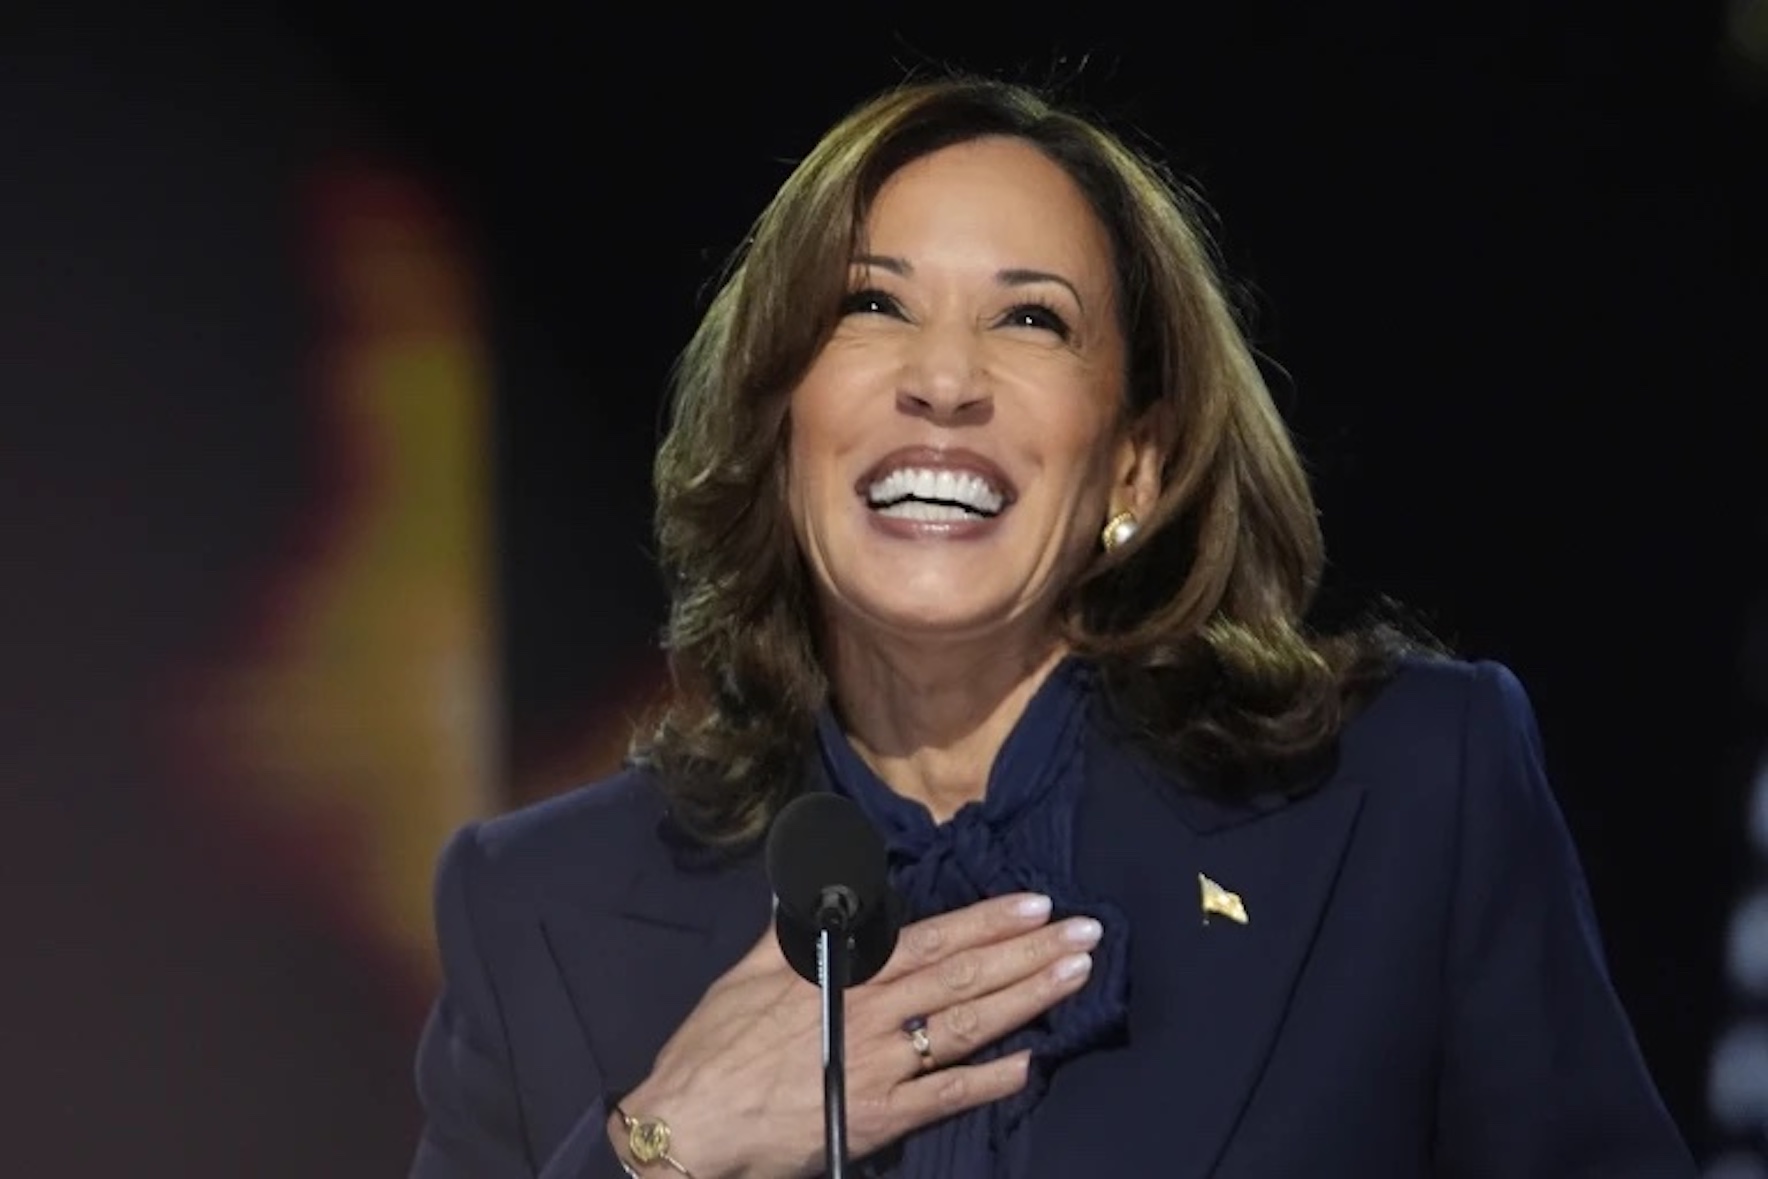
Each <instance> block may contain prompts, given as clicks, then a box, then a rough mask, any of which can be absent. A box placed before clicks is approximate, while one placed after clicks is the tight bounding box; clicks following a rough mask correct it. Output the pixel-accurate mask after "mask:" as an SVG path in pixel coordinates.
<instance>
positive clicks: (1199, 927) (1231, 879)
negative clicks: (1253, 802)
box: [1033, 770, 1363, 1176]
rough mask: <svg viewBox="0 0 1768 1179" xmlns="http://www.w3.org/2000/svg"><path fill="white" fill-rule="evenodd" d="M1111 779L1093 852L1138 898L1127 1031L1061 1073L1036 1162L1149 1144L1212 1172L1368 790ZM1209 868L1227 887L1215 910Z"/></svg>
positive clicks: (1142, 1155)
mask: <svg viewBox="0 0 1768 1179" xmlns="http://www.w3.org/2000/svg"><path fill="white" fill-rule="evenodd" d="M1113 777H1114V779H1115V781H1114V782H1113V787H1112V788H1111V789H1109V790H1100V791H1099V792H1098V793H1097V795H1096V796H1095V798H1094V800H1093V804H1092V805H1091V806H1090V807H1089V813H1090V815H1091V816H1096V817H1090V818H1089V820H1088V823H1087V832H1088V833H1087V834H1086V835H1085V837H1084V839H1083V843H1082V845H1081V848H1080V851H1081V855H1082V861H1081V866H1082V868H1083V870H1085V869H1087V868H1088V866H1089V861H1090V863H1091V865H1092V869H1093V870H1090V871H1087V877H1088V879H1089V886H1090V887H1094V888H1096V889H1098V890H1099V891H1101V892H1103V893H1105V894H1107V895H1111V896H1114V897H1121V898H1123V899H1124V901H1125V902H1127V905H1126V908H1127V910H1128V918H1129V921H1130V963H1131V965H1130V970H1131V997H1130V1026H1129V1031H1128V1037H1129V1038H1128V1043H1127V1044H1125V1045H1124V1046H1122V1047H1120V1048H1117V1049H1113V1050H1108V1051H1106V1052H1103V1053H1098V1054H1092V1055H1088V1056H1082V1057H1079V1058H1077V1059H1075V1060H1073V1061H1071V1062H1069V1064H1068V1065H1066V1066H1065V1067H1064V1068H1062V1069H1061V1070H1059V1071H1058V1072H1057V1074H1056V1076H1055V1078H1054V1081H1053V1083H1052V1089H1051V1093H1050V1096H1049V1098H1047V1099H1046V1108H1045V1109H1044V1110H1041V1111H1040V1117H1039V1119H1038V1122H1039V1124H1038V1126H1037V1129H1036V1131H1035V1133H1034V1136H1033V1137H1034V1141H1035V1152H1036V1156H1037V1162H1036V1163H1035V1165H1034V1172H1035V1173H1036V1174H1038V1175H1040V1176H1042V1175H1048V1176H1055V1175H1071V1174H1079V1173H1082V1172H1083V1171H1085V1170H1087V1169H1088V1168H1089V1167H1093V1168H1097V1167H1099V1166H1101V1165H1103V1164H1105V1163H1107V1162H1108V1161H1109V1160H1110V1159H1113V1158H1122V1159H1137V1158H1139V1159H1143V1160H1148V1159H1161V1160H1164V1161H1163V1163H1162V1173H1163V1174H1170V1175H1175V1176H1203V1175H1208V1174H1210V1173H1211V1172H1212V1170H1213V1169H1214V1167H1215V1166H1216V1165H1217V1163H1218V1160H1219V1159H1220V1157H1221V1155H1222V1153H1223V1151H1224V1149H1225V1148H1226V1146H1227V1144H1228V1142H1229V1140H1230V1139H1231V1138H1232V1136H1233V1133H1234V1128H1235V1126H1236V1125H1237V1123H1238V1121H1239V1118H1240V1115H1241V1112H1242V1111H1243V1110H1244V1109H1245V1107H1246V1105H1247V1103H1248V1101H1249V1099H1250V1098H1251V1096H1252V1093H1253V1091H1254V1089H1255V1088H1256V1087H1257V1084H1258V1080H1259V1077H1260V1075H1261V1074H1262V1072H1263V1069H1264V1066H1265V1062H1266V1060H1267V1059H1268V1057H1269V1055H1270V1053H1271V1050H1272V1048H1273V1046H1274V1044H1275V1042H1276V1039H1277V1035H1278V1033H1279V1031H1280V1030H1281V1028H1282V1024H1283V1018H1284V1015H1285V1013H1286V1011H1287V1009H1288V1005H1289V1002H1290V998H1291V995H1292V993H1293V991H1294V989H1295V985H1296V982H1297V979H1298V978H1299V976H1300V973H1301V970H1302V967H1303V965H1304V964H1305V962H1306V960H1307V956H1308V950H1309V947H1310V946H1311V945H1312V943H1313V939H1314V934H1315V931H1316V930H1317V929H1318V928H1319V925H1320V921H1321V918H1322V915H1323V914H1324V912H1325V910H1326V906H1327V902H1328V900H1329V899H1330V897H1331V895H1332V891H1333V886H1334V884H1335V883H1336V879H1337V874H1338V869H1339V866H1340V864H1341V863H1342V861H1343V858H1344V853H1345V849H1346V847H1347V846H1348V844H1349V839H1350V836H1351V833H1352V831H1353V830H1354V828H1355V825H1356V820H1357V816H1358V814H1359V812H1360V809H1361V805H1362V799H1363V790H1362V788H1361V787H1360V786H1358V785H1356V784H1354V783H1348V782H1343V781H1337V780H1334V781H1332V782H1330V783H1328V784H1327V785H1326V786H1324V787H1322V788H1321V789H1320V790H1318V791H1317V792H1316V793H1314V794H1312V795H1310V796H1308V797H1305V798H1303V799H1301V800H1298V801H1296V802H1293V803H1288V804H1285V805H1280V806H1276V807H1274V808H1271V809H1267V810H1263V811H1261V810H1259V809H1257V808H1245V809H1232V808H1227V807H1222V806H1217V805H1215V804H1212V803H1210V802H1207V801H1205V800H1203V799H1202V798H1200V797H1198V796H1197V795H1195V794H1187V793H1183V792H1182V791H1181V790H1180V789H1179V786H1178V784H1176V783H1174V782H1171V781H1169V780H1166V779H1164V778H1161V779H1156V778H1155V777H1154V776H1153V775H1151V774H1149V773H1147V772H1146V771H1145V770H1144V771H1137V772H1134V773H1133V777H1135V778H1137V779H1139V783H1138V784H1139V785H1140V786H1146V787H1148V789H1140V788H1138V787H1137V785H1132V783H1131V782H1129V781H1125V780H1124V777H1125V776H1118V775H1114V776H1113ZM1120 786H1121V787H1122V788H1121V789H1120V788H1118V787H1120ZM1175 820H1176V821H1175ZM1089 846H1090V847H1091V848H1092V849H1093V850H1092V852H1091V854H1090V855H1089ZM1151 864H1152V865H1158V867H1157V868H1156V869H1154V870H1153V871H1150V869H1149V867H1148V866H1149V865H1151ZM1200 877H1201V878H1207V880H1208V882H1209V883H1210V884H1212V885H1214V886H1217V887H1219V889H1220V890H1222V891H1221V893H1215V894H1212V899H1213V900H1214V901H1215V902H1216V903H1215V905H1214V908H1215V909H1216V910H1217V911H1215V912H1206V911H1205V905H1204V902H1205V885H1204V884H1203V883H1202V881H1201V880H1200ZM1223 893H1225V894H1233V895H1232V897H1231V898H1230V897H1226V896H1223V895H1222V894H1223ZM1236 901H1237V905H1236V904H1235V902H1236ZM1236 908H1238V909H1239V910H1241V911H1242V913H1241V914H1240V915H1243V916H1244V917H1245V921H1244V923H1242V922H1240V921H1238V920H1235V919H1234V916H1233V914H1234V912H1235V910H1236ZM1045 1115H1048V1116H1045ZM1126 1135H1127V1136H1128V1137H1129V1138H1134V1139H1137V1141H1135V1142H1131V1141H1126V1140H1125V1136H1126ZM1120 1151H1121V1153H1119V1152H1120Z"/></svg>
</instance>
